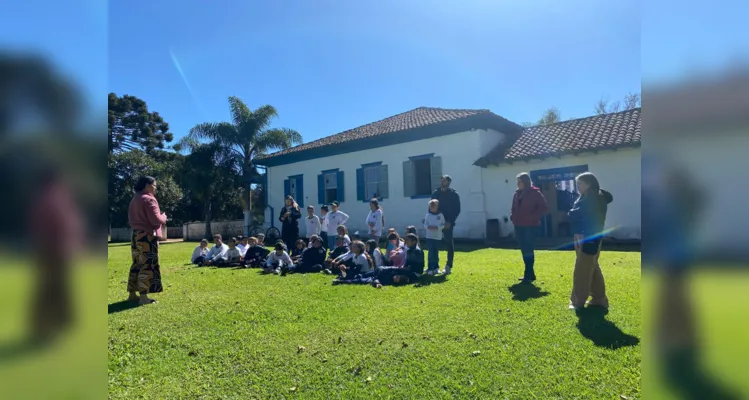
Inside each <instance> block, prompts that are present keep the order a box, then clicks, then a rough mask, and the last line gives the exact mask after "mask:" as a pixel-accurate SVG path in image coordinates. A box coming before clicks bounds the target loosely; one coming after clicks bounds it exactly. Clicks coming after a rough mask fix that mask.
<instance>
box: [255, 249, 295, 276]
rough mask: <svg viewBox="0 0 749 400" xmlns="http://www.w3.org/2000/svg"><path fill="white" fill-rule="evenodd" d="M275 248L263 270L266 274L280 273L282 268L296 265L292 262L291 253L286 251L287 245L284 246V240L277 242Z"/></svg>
mask: <svg viewBox="0 0 749 400" xmlns="http://www.w3.org/2000/svg"><path fill="white" fill-rule="evenodd" d="M275 249H276V251H274V252H273V253H270V256H269V257H268V261H267V262H266V263H265V266H266V268H265V270H264V271H263V272H265V273H266V274H280V273H281V268H283V267H291V266H293V265H294V263H293V262H291V257H289V253H287V252H286V246H284V244H283V242H280V243H276V246H275Z"/></svg>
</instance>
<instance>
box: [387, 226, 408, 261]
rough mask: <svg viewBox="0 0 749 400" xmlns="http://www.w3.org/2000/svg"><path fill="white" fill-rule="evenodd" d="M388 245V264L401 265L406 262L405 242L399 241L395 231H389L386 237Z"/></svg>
mask: <svg viewBox="0 0 749 400" xmlns="http://www.w3.org/2000/svg"><path fill="white" fill-rule="evenodd" d="M388 246H392V250H390V252H389V253H388V261H389V264H390V266H392V267H396V268H401V267H403V265H405V264H406V243H405V242H403V241H401V239H400V236H398V234H397V233H391V234H390V236H389V237H388Z"/></svg>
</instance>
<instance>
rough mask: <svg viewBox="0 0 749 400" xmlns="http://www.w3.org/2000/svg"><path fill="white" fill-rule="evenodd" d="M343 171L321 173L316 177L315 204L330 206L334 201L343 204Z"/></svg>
mask: <svg viewBox="0 0 749 400" xmlns="http://www.w3.org/2000/svg"><path fill="white" fill-rule="evenodd" d="M343 200H344V188H343V171H339V170H338V169H333V170H328V171H322V173H321V174H320V175H317V202H318V203H320V204H330V203H332V202H334V201H337V202H339V203H343Z"/></svg>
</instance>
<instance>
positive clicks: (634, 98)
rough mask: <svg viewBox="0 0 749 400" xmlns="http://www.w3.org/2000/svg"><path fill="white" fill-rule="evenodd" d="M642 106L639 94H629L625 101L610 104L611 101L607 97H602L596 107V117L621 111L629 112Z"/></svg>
mask: <svg viewBox="0 0 749 400" xmlns="http://www.w3.org/2000/svg"><path fill="white" fill-rule="evenodd" d="M639 106H640V94H639V93H628V94H627V95H626V96H624V99H623V101H619V100H617V101H614V102H613V103H609V99H608V97H606V96H602V97H601V98H600V99H599V100H598V102H597V103H596V106H595V112H596V115H601V114H609V113H615V112H619V111H627V110H631V109H633V108H637V107H639Z"/></svg>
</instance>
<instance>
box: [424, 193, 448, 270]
mask: <svg viewBox="0 0 749 400" xmlns="http://www.w3.org/2000/svg"><path fill="white" fill-rule="evenodd" d="M439 209H440V202H439V200H437V199H432V200H430V201H429V212H428V213H427V215H426V216H425V217H424V229H425V230H426V238H427V252H428V253H429V254H428V262H427V274H428V275H434V274H436V273H438V272H439V269H440V265H439V264H440V256H439V244H440V242H441V241H442V229H443V228H444V227H445V216H444V215H442V213H441V212H440V210H439Z"/></svg>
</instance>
